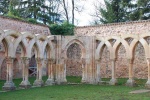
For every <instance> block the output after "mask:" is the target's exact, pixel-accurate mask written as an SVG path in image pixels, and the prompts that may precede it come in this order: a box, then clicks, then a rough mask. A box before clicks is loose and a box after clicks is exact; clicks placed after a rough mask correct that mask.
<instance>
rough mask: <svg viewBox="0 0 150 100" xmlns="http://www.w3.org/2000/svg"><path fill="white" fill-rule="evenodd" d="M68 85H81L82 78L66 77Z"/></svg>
mask: <svg viewBox="0 0 150 100" xmlns="http://www.w3.org/2000/svg"><path fill="white" fill-rule="evenodd" d="M66 78H67V82H68V83H81V79H82V77H80V76H67V77H66Z"/></svg>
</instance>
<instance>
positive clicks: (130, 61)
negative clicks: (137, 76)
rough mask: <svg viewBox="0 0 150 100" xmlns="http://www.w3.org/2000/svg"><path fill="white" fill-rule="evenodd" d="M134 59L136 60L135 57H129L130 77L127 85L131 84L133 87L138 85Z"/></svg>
mask: <svg viewBox="0 0 150 100" xmlns="http://www.w3.org/2000/svg"><path fill="white" fill-rule="evenodd" d="M133 61H134V59H128V62H129V79H128V80H127V83H126V85H127V86H131V87H132V86H135V85H136V84H135V81H134V78H133Z"/></svg>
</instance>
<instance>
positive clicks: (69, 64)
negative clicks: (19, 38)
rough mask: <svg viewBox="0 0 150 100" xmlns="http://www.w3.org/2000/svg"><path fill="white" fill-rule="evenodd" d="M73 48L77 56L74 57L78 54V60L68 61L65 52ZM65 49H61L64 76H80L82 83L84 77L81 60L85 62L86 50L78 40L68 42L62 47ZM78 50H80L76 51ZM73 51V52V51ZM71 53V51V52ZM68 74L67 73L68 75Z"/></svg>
mask: <svg viewBox="0 0 150 100" xmlns="http://www.w3.org/2000/svg"><path fill="white" fill-rule="evenodd" d="M71 46H73V48H75V49H76V50H75V49H74V50H75V53H76V54H77V55H74V56H78V54H80V56H79V58H80V59H75V60H73V59H69V58H68V57H67V53H69V52H67V51H68V50H69V48H70V47H71ZM64 47H65V48H64V49H63V51H62V52H63V56H62V57H63V58H65V75H68V76H81V77H82V81H84V76H85V70H86V67H85V63H86V62H85V61H84V62H83V59H84V60H86V58H85V57H86V55H85V54H86V49H85V45H84V44H83V42H82V41H80V40H78V39H72V40H70V41H68V42H67V44H66V45H65V46H64ZM78 49H80V50H78ZM70 50H71V48H70ZM74 50H73V51H74ZM71 51H72V50H71ZM68 70H69V71H68ZM68 72H69V73H68Z"/></svg>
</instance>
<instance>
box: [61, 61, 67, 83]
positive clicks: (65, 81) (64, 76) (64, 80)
mask: <svg viewBox="0 0 150 100" xmlns="http://www.w3.org/2000/svg"><path fill="white" fill-rule="evenodd" d="M63 62H64V66H63V67H64V68H63V71H64V72H63V80H62V81H63V83H67V79H66V59H63Z"/></svg>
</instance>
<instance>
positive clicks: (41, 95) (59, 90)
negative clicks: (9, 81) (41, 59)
mask: <svg viewBox="0 0 150 100" xmlns="http://www.w3.org/2000/svg"><path fill="white" fill-rule="evenodd" d="M73 78H74V81H73V80H72V79H73ZM46 79H47V77H44V78H43V80H44V81H45V80H46ZM34 80H35V78H30V82H31V83H33V82H34ZM67 80H68V81H70V82H77V83H78V82H80V80H81V78H77V77H72V78H71V77H67ZM102 80H106V81H107V80H109V79H102ZM118 81H119V85H118V86H109V85H85V84H80V85H54V86H47V87H40V88H31V89H25V90H16V91H10V92H5V93H2V92H1V93H0V100H150V93H142V94H130V93H129V92H131V91H133V90H139V89H143V88H144V87H143V86H144V85H143V82H145V80H136V81H138V82H139V83H140V84H141V85H140V86H138V87H133V88H130V87H126V86H124V84H123V82H126V79H119V80H118ZM4 82H5V81H0V86H2V85H3V83H4ZM20 82H21V79H16V80H14V83H15V84H16V86H17V85H18V84H19V83H20Z"/></svg>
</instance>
